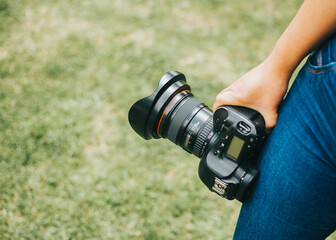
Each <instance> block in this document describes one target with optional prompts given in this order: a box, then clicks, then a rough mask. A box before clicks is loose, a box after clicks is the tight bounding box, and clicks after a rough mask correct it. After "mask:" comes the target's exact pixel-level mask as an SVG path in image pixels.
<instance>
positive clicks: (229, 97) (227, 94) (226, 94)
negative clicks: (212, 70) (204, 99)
mask: <svg viewBox="0 0 336 240" xmlns="http://www.w3.org/2000/svg"><path fill="white" fill-rule="evenodd" d="M223 105H233V106H237V105H239V104H238V103H237V100H236V98H235V97H234V96H233V94H232V91H230V90H225V89H224V90H223V91H222V92H220V93H219V94H218V95H217V96H216V99H215V103H214V106H213V108H212V109H213V112H215V111H216V109H217V108H219V107H220V106H223Z"/></svg>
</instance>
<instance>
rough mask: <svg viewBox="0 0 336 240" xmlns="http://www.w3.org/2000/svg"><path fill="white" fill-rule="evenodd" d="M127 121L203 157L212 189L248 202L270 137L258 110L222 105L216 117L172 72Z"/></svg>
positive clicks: (140, 131)
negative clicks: (263, 148) (262, 151)
mask: <svg viewBox="0 0 336 240" xmlns="http://www.w3.org/2000/svg"><path fill="white" fill-rule="evenodd" d="M128 119H129V122H130V124H131V126H132V128H133V129H134V131H136V132H137V133H138V134H139V135H140V136H141V137H142V138H144V139H146V140H149V139H151V138H156V139H158V138H168V139H169V140H170V141H172V142H173V143H175V144H176V145H179V146H181V147H182V148H183V149H184V150H186V151H187V152H189V153H192V154H194V155H195V156H197V157H198V158H200V159H201V161H200V164H199V171H198V172H199V177H200V179H201V180H202V182H203V183H204V184H205V185H206V186H207V187H208V188H209V189H210V190H211V191H213V192H215V193H217V194H218V195H220V196H221V197H224V198H227V199H229V200H232V199H237V200H239V201H241V202H243V201H245V200H246V199H247V198H248V196H249V194H250V192H251V188H252V186H253V183H254V182H255V180H256V178H257V175H258V173H259V171H258V170H257V169H256V167H255V166H256V162H257V160H258V157H259V154H260V151H261V149H262V147H263V145H264V141H265V138H266V132H265V121H264V119H263V117H262V116H261V115H260V114H259V113H258V112H257V111H255V110H252V109H249V108H245V107H240V106H221V107H219V108H218V109H217V110H216V112H215V113H214V114H213V113H212V111H211V110H210V109H209V108H208V107H207V106H206V105H205V104H203V103H202V102H201V101H199V100H198V99H196V98H194V97H193V94H192V93H191V88H190V86H189V85H188V84H187V82H186V79H185V76H184V75H183V74H182V73H180V72H177V71H170V72H167V73H166V74H164V75H163V77H162V78H161V80H160V82H159V85H158V87H157V89H156V90H155V91H154V92H153V93H152V94H151V95H150V96H148V97H145V98H142V99H140V100H138V101H137V102H136V103H134V104H133V106H132V107H131V109H130V111H129V114H128Z"/></svg>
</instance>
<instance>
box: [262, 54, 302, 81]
mask: <svg viewBox="0 0 336 240" xmlns="http://www.w3.org/2000/svg"><path fill="white" fill-rule="evenodd" d="M300 62H301V58H297V57H295V56H293V53H289V52H287V51H281V50H279V49H277V48H274V49H273V51H272V52H271V54H270V55H269V56H268V57H267V58H266V60H265V65H266V66H267V68H269V69H270V70H271V71H272V73H273V74H274V75H276V76H278V77H279V79H286V80H289V79H290V77H291V76H292V73H293V72H294V70H295V69H296V67H297V66H298V65H299V64H300Z"/></svg>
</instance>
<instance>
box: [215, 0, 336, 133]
mask: <svg viewBox="0 0 336 240" xmlns="http://www.w3.org/2000/svg"><path fill="white" fill-rule="evenodd" d="M335 32H336V0H306V1H304V3H303V4H302V6H301V8H300V9H299V11H298V13H297V14H296V16H295V17H294V19H293V20H292V22H291V23H290V24H289V26H288V27H287V28H286V30H285V31H284V33H283V34H282V35H281V37H280V38H279V40H278V41H277V43H276V45H275V46H274V48H273V50H272V52H271V53H270V55H269V56H268V57H267V58H266V59H265V60H264V61H263V62H262V63H261V64H259V65H258V66H256V67H255V68H253V69H252V70H250V71H249V72H247V73H246V74H245V75H243V76H242V77H241V78H240V79H238V80H237V81H235V82H234V83H233V84H231V85H230V86H229V87H227V88H225V89H224V90H223V91H221V92H220V93H219V94H218V95H217V97H216V100H215V103H214V107H213V110H214V112H215V110H216V109H217V108H218V107H219V106H222V105H234V106H244V107H249V108H252V109H254V110H257V111H258V112H260V113H261V115H262V116H263V117H264V119H265V122H266V128H267V129H268V130H270V129H272V128H273V127H274V126H275V124H276V122H277V118H278V114H277V109H278V106H279V104H280V102H281V100H282V98H283V97H284V95H285V93H286V91H287V88H288V82H289V79H290V77H291V75H292V73H293V71H294V70H295V68H296V67H297V66H298V65H299V64H300V62H301V61H302V60H303V59H304V58H305V57H306V56H307V54H309V53H310V52H311V51H312V50H314V49H316V48H317V47H318V46H319V45H321V44H322V43H323V42H324V41H325V40H326V39H327V38H328V37H330V36H331V35H332V34H333V33H335Z"/></svg>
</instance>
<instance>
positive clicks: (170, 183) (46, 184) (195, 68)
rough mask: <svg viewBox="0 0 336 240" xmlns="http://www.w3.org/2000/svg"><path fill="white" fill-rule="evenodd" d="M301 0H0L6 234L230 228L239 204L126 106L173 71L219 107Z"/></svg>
mask: <svg viewBox="0 0 336 240" xmlns="http://www.w3.org/2000/svg"><path fill="white" fill-rule="evenodd" d="M300 3H301V1H299V0H295V1H293V0H273V1H268V0H253V1H251V0H236V1H224V0H213V1H205V0H195V1H187V0H185V1H174V0H173V1H168V0H156V1H154V0H147V1H144V0H125V1H123V0H99V1H98V0H81V1H79V0H58V1H51V0H49V1H48V0H29V1H28V0H16V1H11V0H0V131H1V134H0V239H231V238H232V235H233V231H234V227H235V224H236V221H237V217H238V214H239V209H240V204H239V203H238V202H236V201H226V200H223V199H220V198H219V197H217V196H216V195H215V194H212V193H210V192H209V191H208V190H207V189H206V187H205V186H204V185H203V184H202V183H201V181H200V180H199V179H198V174H197V168H198V159H197V158H196V157H194V156H192V155H189V154H187V153H185V152H184V151H183V150H181V149H180V148H179V147H177V146H175V145H174V144H172V143H168V141H167V140H159V141H154V140H152V141H149V142H146V141H144V140H143V139H141V138H140V137H138V136H137V135H136V134H135V133H134V132H133V130H132V129H131V127H130V126H129V124H128V120H127V113H128V109H129V108H130V106H131V104H132V103H133V102H135V101H136V100H137V99H139V98H141V97H144V96H146V95H148V94H150V93H151V92H152V91H153V90H154V89H155V88H156V85H157V82H158V80H159V79H160V77H161V76H162V75H163V73H165V72H166V71H169V70H179V71H181V72H183V73H185V75H186V76H187V79H188V82H189V84H190V85H191V87H192V88H193V92H194V93H195V95H196V97H197V98H198V99H200V100H202V101H204V102H205V103H206V104H208V105H209V106H212V104H213V101H214V98H215V96H216V94H217V93H218V92H219V91H220V90H221V89H223V88H224V87H225V86H227V85H228V84H229V83H231V82H232V81H234V80H235V79H237V78H238V77H239V76H241V75H242V74H243V73H245V72H246V71H248V70H249V69H250V68H252V67H253V66H255V65H257V64H258V63H259V62H260V61H262V60H263V59H264V58H265V57H266V56H267V54H268V53H269V52H270V51H271V49H272V46H273V45H274V43H275V41H276V39H277V38H278V37H279V36H280V34H281V32H282V31H283V30H284V28H285V27H286V25H287V24H288V23H289V21H290V19H291V18H292V17H293V16H294V14H295V12H296V11H297V9H298V7H299V5H300ZM330 239H332V237H330ZM333 239H336V237H335V235H334V238H333Z"/></svg>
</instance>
